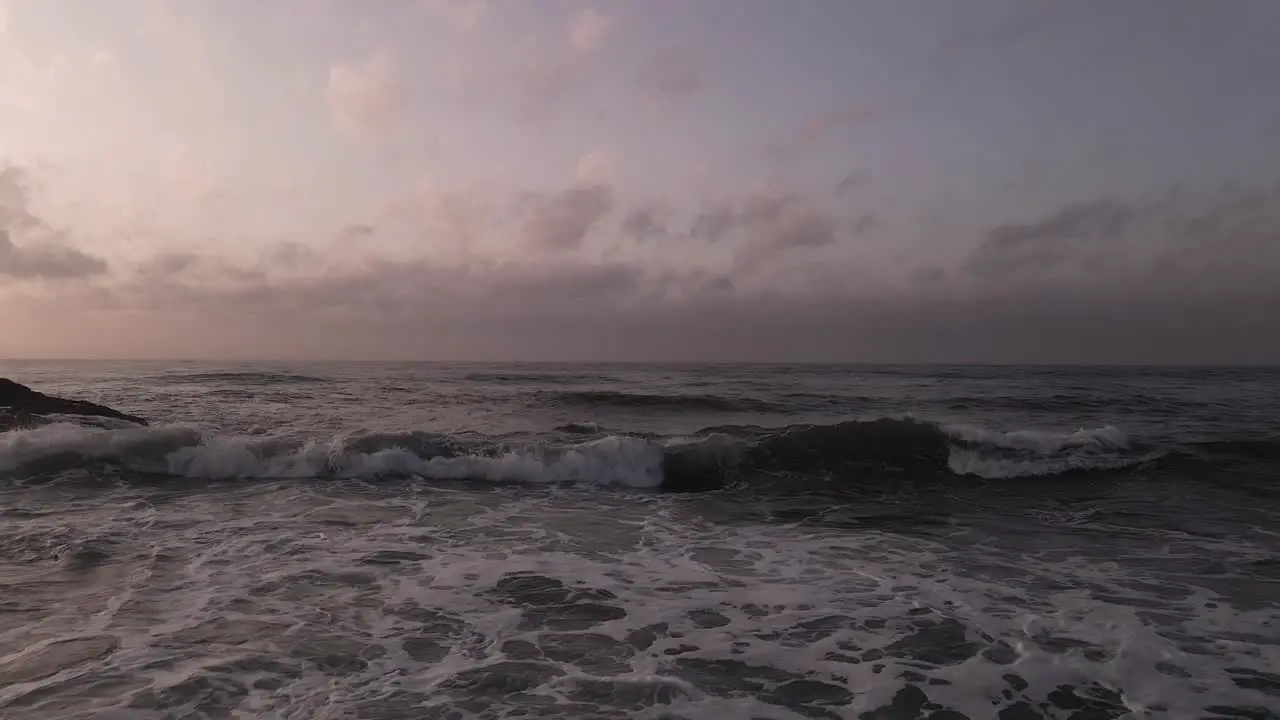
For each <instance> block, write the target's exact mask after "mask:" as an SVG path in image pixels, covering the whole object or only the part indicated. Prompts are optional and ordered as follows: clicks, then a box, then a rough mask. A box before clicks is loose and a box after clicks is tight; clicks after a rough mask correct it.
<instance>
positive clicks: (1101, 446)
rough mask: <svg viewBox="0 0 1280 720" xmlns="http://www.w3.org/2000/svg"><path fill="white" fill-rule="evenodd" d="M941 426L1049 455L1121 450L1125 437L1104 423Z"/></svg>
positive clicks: (970, 439)
mask: <svg viewBox="0 0 1280 720" xmlns="http://www.w3.org/2000/svg"><path fill="white" fill-rule="evenodd" d="M943 430H944V431H945V432H946V433H947V434H948V435H950V436H951V437H953V438H955V439H956V440H960V441H962V442H967V443H974V444H978V445H987V446H990V447H998V448H1004V449H1007V450H1022V451H1028V452H1033V453H1038V454H1040V455H1053V454H1054V453H1060V452H1062V451H1064V450H1073V449H1094V450H1125V449H1127V448H1128V447H1129V438H1128V436H1127V435H1126V434H1125V433H1124V431H1122V430H1120V429H1119V428H1116V427H1113V426H1111V425H1107V426H1105V427H1100V428H1092V429H1086V428H1081V429H1079V430H1076V431H1074V432H1068V433H1060V432H1044V431H1039V430H1014V431H1011V432H1001V431H997V430H988V429H986V428H981V427H977V426H974V425H946V426H944V427H943Z"/></svg>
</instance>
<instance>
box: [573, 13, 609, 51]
mask: <svg viewBox="0 0 1280 720" xmlns="http://www.w3.org/2000/svg"><path fill="white" fill-rule="evenodd" d="M612 26H613V20H612V19H611V18H610V17H609V16H608V15H605V14H604V13H602V12H600V11H599V10H596V9H595V8H584V9H582V10H579V11H578V12H577V13H576V14H574V16H573V17H572V18H571V19H570V20H569V47H570V48H571V49H572V50H573V53H574V55H578V56H585V55H591V54H592V53H594V52H595V51H596V50H597V49H598V48H599V47H600V44H601V43H602V42H604V39H605V36H606V35H608V33H609V29H610V28H611V27H612Z"/></svg>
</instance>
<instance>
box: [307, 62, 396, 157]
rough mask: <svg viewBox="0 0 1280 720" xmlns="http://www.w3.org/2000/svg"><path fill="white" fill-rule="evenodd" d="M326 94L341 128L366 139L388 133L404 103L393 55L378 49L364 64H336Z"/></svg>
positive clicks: (335, 123)
mask: <svg viewBox="0 0 1280 720" xmlns="http://www.w3.org/2000/svg"><path fill="white" fill-rule="evenodd" d="M325 98H326V100H327V101H328V104H329V119H330V121H331V122H332V124H333V126H334V128H336V129H337V130H339V131H341V132H344V133H348V134H351V135H354V136H356V137H360V138H365V139H368V138H373V137H376V136H378V135H381V134H383V133H385V132H386V131H387V130H388V129H390V127H391V125H392V123H393V122H394V121H395V119H396V118H397V116H398V115H399V112H400V105H401V98H400V88H399V84H398V82H397V80H396V74H395V69H394V67H393V66H392V63H391V58H390V57H389V56H388V55H387V54H386V53H383V52H377V53H374V54H372V55H370V56H369V57H368V58H367V59H366V60H365V61H364V62H363V63H360V64H338V65H334V66H333V67H332V68H330V69H329V86H328V88H327V90H326V92H325Z"/></svg>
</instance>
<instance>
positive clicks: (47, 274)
mask: <svg viewBox="0 0 1280 720" xmlns="http://www.w3.org/2000/svg"><path fill="white" fill-rule="evenodd" d="M29 181H30V179H29V177H28V175H27V173H26V171H24V170H23V169H22V168H17V167H6V168H4V169H3V170H0V276H7V277H10V278H16V279H20V280H72V279H77V278H85V277H89V276H92V275H100V274H102V273H105V272H106V271H107V263H106V261H105V260H103V259H102V258H98V257H94V256H92V255H89V254H87V253H84V252H82V251H80V250H77V249H75V248H72V247H68V246H66V245H65V244H64V243H62V242H60V241H61V238H60V237H59V235H58V233H55V232H54V231H52V230H51V229H50V228H49V227H48V226H47V224H46V223H45V222H44V220H42V219H41V218H40V217H39V216H38V215H37V214H36V213H35V212H34V210H33V208H32V203H31V196H30V191H29V187H28V183H29ZM14 235H20V236H23V237H25V238H27V239H26V241H25V242H24V243H23V244H21V245H19V244H17V243H16V242H14V240H13V236H14Z"/></svg>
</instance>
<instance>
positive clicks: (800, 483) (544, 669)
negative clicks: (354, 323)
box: [0, 361, 1280, 720]
mask: <svg viewBox="0 0 1280 720" xmlns="http://www.w3.org/2000/svg"><path fill="white" fill-rule="evenodd" d="M0 377H8V378H11V379H13V380H15V381H17V382H19V383H23V384H25V385H28V386H30V387H32V388H34V389H36V390H39V391H42V392H45V393H48V394H51V395H57V396H61V397H69V398H76V399H83V400H89V401H93V402H97V403H101V404H104V405H108V406H110V407H113V408H116V409H117V410H121V411H124V412H126V413H130V414H133V415H138V416H141V417H143V418H146V419H147V420H149V421H150V425H149V426H147V427H140V426H136V425H133V424H131V423H128V422H124V421H119V420H109V419H104V418H75V417H64V418H59V419H58V422H55V423H53V424H49V425H45V426H41V427H35V428H31V429H21V430H11V431H9V432H5V433H3V434H0V717H4V718H12V719H14V720H18V719H20V718H39V719H40V720H48V719H50V718H95V719H100V720H106V719H114V718H130V719H133V718H142V719H148V718H155V719H157V720H159V719H161V718H163V719H165V720H168V719H171V718H333V719H337V718H362V719H368V720H390V719H392V718H539V717H554V718H630V717H639V718H689V719H694V718H716V719H717V720H731V719H734V718H743V719H746V718H778V719H782V718H797V719H800V718H859V719H865V720H887V719H889V718H931V719H933V720H956V719H957V718H963V717H968V718H1000V720H1031V719H1034V718H1075V719H1078V720H1084V719H1086V718H1089V719H1094V718H1121V717H1134V718H1144V717H1152V718H1202V717H1204V718H1268V717H1280V524H1278V522H1277V520H1278V519H1280V370H1277V369H1247V368H1069V367H941V366H932V367H923V366H831V365H805V366H766V365H641V364H635V365H625V364H616V365H562V364H466V363H456V364H444V363H442V364H431V363H422V364H389V363H388V364H377V363H207V362H189V363H174V362H168V363H162V362H128V363H125V362H34V361H4V362H0Z"/></svg>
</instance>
